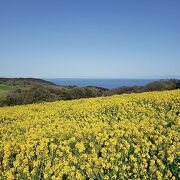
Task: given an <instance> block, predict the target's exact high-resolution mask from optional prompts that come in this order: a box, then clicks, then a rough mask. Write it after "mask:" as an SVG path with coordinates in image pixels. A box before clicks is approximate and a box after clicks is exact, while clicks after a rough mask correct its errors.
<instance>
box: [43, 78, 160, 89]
mask: <svg viewBox="0 0 180 180" xmlns="http://www.w3.org/2000/svg"><path fill="white" fill-rule="evenodd" d="M46 80H48V81H50V82H53V83H55V84H57V85H65V86H82V87H83V86H97V87H103V88H107V89H113V88H117V87H122V86H144V85H146V84H147V83H150V82H153V81H156V80H158V79H86V78H55V79H46Z"/></svg>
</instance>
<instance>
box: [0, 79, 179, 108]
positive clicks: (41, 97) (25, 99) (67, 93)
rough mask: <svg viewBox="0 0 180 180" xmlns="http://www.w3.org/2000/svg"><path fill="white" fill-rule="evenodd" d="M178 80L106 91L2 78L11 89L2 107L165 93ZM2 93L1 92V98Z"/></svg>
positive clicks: (2, 102) (0, 101)
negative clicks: (143, 93)
mask: <svg viewBox="0 0 180 180" xmlns="http://www.w3.org/2000/svg"><path fill="white" fill-rule="evenodd" d="M176 81H177V80H173V79H172V80H160V81H155V82H152V83H149V84H147V85H145V86H132V87H119V88H114V89H105V88H101V87H93V86H88V87H77V86H58V85H55V84H53V83H51V82H48V81H45V80H41V79H33V78H12V79H8V78H0V83H4V84H1V85H4V86H6V87H9V88H10V89H9V91H6V93H3V95H4V96H3V99H0V106H10V105H19V104H32V103H37V102H51V101H57V100H72V99H80V98H89V97H99V96H111V95H114V94H124V93H126V94H128V93H140V92H147V91H163V90H172V89H176ZM1 95H2V93H1V91H0V97H1Z"/></svg>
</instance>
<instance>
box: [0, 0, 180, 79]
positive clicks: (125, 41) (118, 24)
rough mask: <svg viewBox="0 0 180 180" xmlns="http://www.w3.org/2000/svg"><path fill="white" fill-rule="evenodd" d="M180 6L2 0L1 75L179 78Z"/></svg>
mask: <svg viewBox="0 0 180 180" xmlns="http://www.w3.org/2000/svg"><path fill="white" fill-rule="evenodd" d="M179 9H180V1H179V0H173V1H171V0H151V1H150V0H149V1H145V0H136V1H135V0H30V1H25V0H15V1H14V0H2V1H0V76H8V77H20V76H21V77H39V78H55V77H56V78H57V77H63V78H64V77H74V78H85V77H87V78H147V77H148V78H151V77H153V78H154V77H170V76H178V75H180V10H179Z"/></svg>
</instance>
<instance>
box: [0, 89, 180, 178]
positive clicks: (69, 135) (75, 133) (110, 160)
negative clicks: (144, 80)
mask: <svg viewBox="0 0 180 180" xmlns="http://www.w3.org/2000/svg"><path fill="white" fill-rule="evenodd" d="M179 174H180V90H172V91H164V92H148V93H141V94H129V95H128V94H124V95H115V96H111V97H99V98H91V99H80V100H73V101H59V102H51V103H41V104H32V105H23V106H14V107H1V108H0V179H4V180H6V179H7V180H13V179H22V180H23V179H32V180H38V179H45V180H46V179H48V180H50V179H52V180H55V179H69V180H74V179H77V180H81V179H82V180H83V179H89V180H93V179H106V180H108V179H111V180H113V179H122V180H123V179H148V180H149V179H158V180H160V179H163V180H166V179H174V180H175V179H179V178H180V177H179Z"/></svg>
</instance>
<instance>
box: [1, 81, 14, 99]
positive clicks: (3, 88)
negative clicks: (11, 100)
mask: <svg viewBox="0 0 180 180" xmlns="http://www.w3.org/2000/svg"><path fill="white" fill-rule="evenodd" d="M11 90H12V87H11V86H8V85H6V84H0V99H3V98H5V97H6V95H7V94H8V93H9V92H10V91H11Z"/></svg>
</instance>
